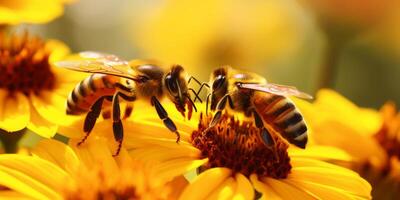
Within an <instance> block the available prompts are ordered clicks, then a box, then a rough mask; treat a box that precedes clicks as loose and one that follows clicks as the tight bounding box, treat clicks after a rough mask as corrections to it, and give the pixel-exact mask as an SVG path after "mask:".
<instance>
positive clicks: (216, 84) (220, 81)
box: [212, 75, 225, 90]
mask: <svg viewBox="0 0 400 200" xmlns="http://www.w3.org/2000/svg"><path fill="white" fill-rule="evenodd" d="M224 83H225V76H222V75H219V76H217V78H216V79H215V80H214V82H213V85H212V89H213V90H218V89H219V88H221V87H222V85H223V84H224Z"/></svg>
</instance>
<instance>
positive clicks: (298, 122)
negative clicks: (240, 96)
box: [253, 93, 307, 148]
mask: <svg viewBox="0 0 400 200" xmlns="http://www.w3.org/2000/svg"><path fill="white" fill-rule="evenodd" d="M253 103H254V106H255V107H256V109H257V112H258V113H259V114H260V115H261V116H262V118H263V119H264V121H265V122H266V123H267V124H269V125H271V126H272V128H274V129H275V130H276V131H278V132H279V133H280V134H281V135H282V136H283V137H284V138H286V139H287V140H288V141H289V142H290V143H292V144H294V145H296V146H298V147H301V148H305V146H306V144H307V126H306V124H305V122H304V119H303V116H302V115H301V113H300V112H299V110H298V109H297V108H296V107H295V105H294V104H293V102H292V101H290V100H289V99H288V98H286V97H284V96H279V95H274V94H266V93H255V98H254V102H253Z"/></svg>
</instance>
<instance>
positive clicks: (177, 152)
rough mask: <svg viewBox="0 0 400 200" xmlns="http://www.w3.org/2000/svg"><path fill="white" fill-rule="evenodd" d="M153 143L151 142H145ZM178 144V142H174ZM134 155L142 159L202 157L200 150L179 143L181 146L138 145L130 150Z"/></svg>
mask: <svg viewBox="0 0 400 200" xmlns="http://www.w3.org/2000/svg"><path fill="white" fill-rule="evenodd" d="M127 140H128V139H127ZM145 144H147V145H151V144H149V143H145ZM174 145H176V143H175V144H174ZM129 154H130V155H131V156H132V157H135V158H138V159H142V160H156V161H160V162H162V161H167V160H172V159H176V158H192V159H197V158H200V155H201V154H200V151H199V150H198V149H196V148H193V147H192V146H189V145H179V148H170V149H169V148H166V147H159V146H148V147H146V146H144V147H143V148H141V147H138V148H134V149H133V150H130V151H129Z"/></svg>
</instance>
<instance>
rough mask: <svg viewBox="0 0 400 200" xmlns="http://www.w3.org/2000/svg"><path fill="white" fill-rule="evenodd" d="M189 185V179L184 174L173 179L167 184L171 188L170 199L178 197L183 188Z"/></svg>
mask: <svg viewBox="0 0 400 200" xmlns="http://www.w3.org/2000/svg"><path fill="white" fill-rule="evenodd" d="M188 185H189V181H188V180H187V179H186V178H185V177H184V176H178V177H176V178H174V179H173V180H172V181H170V182H168V183H167V184H166V186H167V187H170V188H171V190H172V191H171V192H170V194H169V195H168V197H169V199H178V198H179V196H180V195H181V194H182V192H183V189H185V187H186V186H188Z"/></svg>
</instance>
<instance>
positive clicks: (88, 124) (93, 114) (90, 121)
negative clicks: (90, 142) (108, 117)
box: [78, 97, 104, 146]
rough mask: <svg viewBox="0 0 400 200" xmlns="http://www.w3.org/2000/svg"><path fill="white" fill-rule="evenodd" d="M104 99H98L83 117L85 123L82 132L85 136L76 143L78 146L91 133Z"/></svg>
mask: <svg viewBox="0 0 400 200" xmlns="http://www.w3.org/2000/svg"><path fill="white" fill-rule="evenodd" d="M103 101H104V97H100V98H99V99H98V100H97V101H96V102H95V103H94V104H93V105H92V106H91V107H90V111H89V112H88V113H87V115H86V117H85V122H84V124H83V132H85V134H86V135H85V136H84V137H83V138H82V140H81V141H79V142H78V146H79V145H81V144H83V143H84V142H85V141H86V139H87V138H88V137H89V135H90V132H91V131H92V129H93V127H94V125H95V124H96V120H97V118H98V117H99V115H100V112H101V106H102V105H103Z"/></svg>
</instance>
